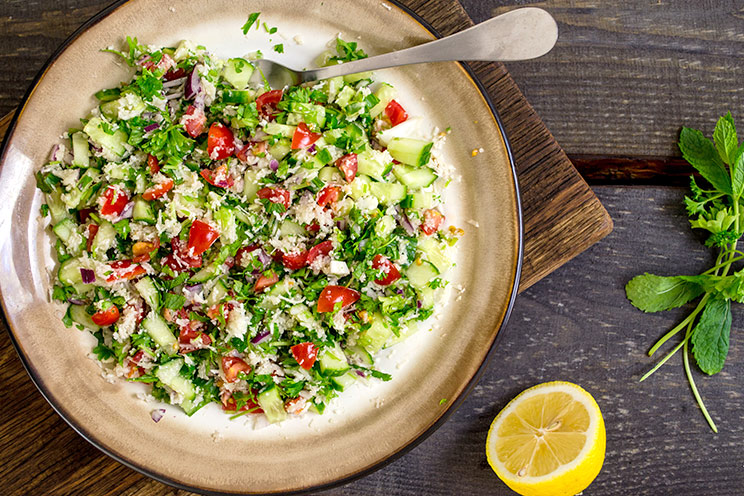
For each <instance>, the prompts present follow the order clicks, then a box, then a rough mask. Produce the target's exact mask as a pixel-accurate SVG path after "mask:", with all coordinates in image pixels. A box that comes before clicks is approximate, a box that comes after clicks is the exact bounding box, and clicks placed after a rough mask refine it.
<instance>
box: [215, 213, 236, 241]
mask: <svg viewBox="0 0 744 496" xmlns="http://www.w3.org/2000/svg"><path fill="white" fill-rule="evenodd" d="M213 216H214V220H216V221H217V225H218V226H219V231H220V233H222V234H221V235H222V236H223V238H222V239H223V243H225V244H230V243H234V242H235V241H237V239H238V238H237V229H238V224H237V222H236V221H235V211H234V210H233V209H232V208H228V207H224V206H223V207H220V208H219V210H217V211H216V212H214V215H213Z"/></svg>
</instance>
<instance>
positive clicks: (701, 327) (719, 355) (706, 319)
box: [691, 297, 731, 375]
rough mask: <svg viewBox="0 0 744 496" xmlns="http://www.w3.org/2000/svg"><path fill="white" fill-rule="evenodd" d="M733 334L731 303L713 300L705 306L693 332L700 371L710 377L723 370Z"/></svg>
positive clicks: (693, 346) (693, 345)
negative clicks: (731, 334)
mask: <svg viewBox="0 0 744 496" xmlns="http://www.w3.org/2000/svg"><path fill="white" fill-rule="evenodd" d="M730 333H731V302H730V301H729V300H726V299H723V298H720V297H718V298H713V299H712V300H710V301H709V302H708V304H707V305H705V310H703V313H702V315H701V316H700V320H699V321H698V323H697V325H696V326H695V329H694V330H693V331H692V337H691V340H692V354H693V356H694V357H695V361H697V363H698V366H699V367H700V370H702V371H703V372H705V373H706V374H708V375H713V374H717V373H718V372H720V371H721V369H723V364H724V363H725V362H726V355H728V349H729V334H730Z"/></svg>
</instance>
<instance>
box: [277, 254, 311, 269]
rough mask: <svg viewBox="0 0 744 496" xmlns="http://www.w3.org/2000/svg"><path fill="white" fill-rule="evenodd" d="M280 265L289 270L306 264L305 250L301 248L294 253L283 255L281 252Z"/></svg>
mask: <svg viewBox="0 0 744 496" xmlns="http://www.w3.org/2000/svg"><path fill="white" fill-rule="evenodd" d="M282 265H284V267H285V268H287V269H289V270H299V269H301V268H303V267H304V266H305V265H307V251H305V250H302V251H301V252H299V253H296V254H288V255H285V254H284V253H282Z"/></svg>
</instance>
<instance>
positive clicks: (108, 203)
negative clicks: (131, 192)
mask: <svg viewBox="0 0 744 496" xmlns="http://www.w3.org/2000/svg"><path fill="white" fill-rule="evenodd" d="M101 198H102V200H101V201H100V203H101V210H100V212H101V215H108V216H119V215H121V213H122V212H123V211H124V208H125V207H126V206H127V203H129V197H128V196H127V194H126V193H124V192H123V191H121V190H120V189H119V188H116V187H114V186H109V187H108V188H106V191H104V192H103V195H101Z"/></svg>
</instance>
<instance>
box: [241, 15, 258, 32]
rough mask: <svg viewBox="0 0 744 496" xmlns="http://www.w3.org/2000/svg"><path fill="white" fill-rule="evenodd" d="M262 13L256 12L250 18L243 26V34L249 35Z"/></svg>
mask: <svg viewBox="0 0 744 496" xmlns="http://www.w3.org/2000/svg"><path fill="white" fill-rule="evenodd" d="M260 15H261V13H260V12H254V13H252V14H251V15H249V16H248V20H247V21H246V22H245V24H243V27H242V30H243V34H248V30H250V29H251V28H252V27H253V24H255V22H256V21H257V20H258V16H260Z"/></svg>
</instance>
